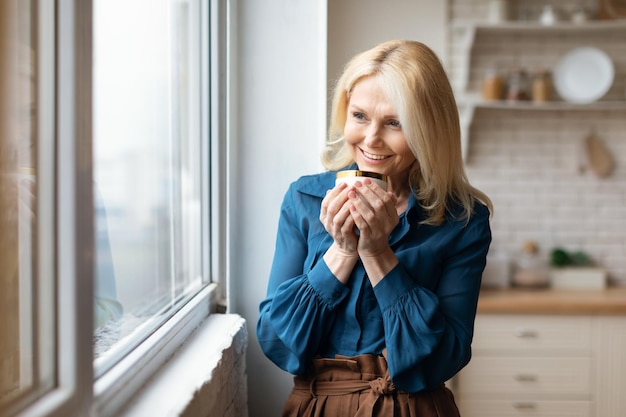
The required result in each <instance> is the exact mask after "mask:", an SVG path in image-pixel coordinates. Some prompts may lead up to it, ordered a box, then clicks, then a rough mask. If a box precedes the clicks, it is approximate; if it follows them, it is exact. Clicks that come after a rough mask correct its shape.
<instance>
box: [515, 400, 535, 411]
mask: <svg viewBox="0 0 626 417" xmlns="http://www.w3.org/2000/svg"><path fill="white" fill-rule="evenodd" d="M513 408H516V409H518V410H534V409H535V408H537V404H535V403H533V402H530V401H518V402H514V403H513Z"/></svg>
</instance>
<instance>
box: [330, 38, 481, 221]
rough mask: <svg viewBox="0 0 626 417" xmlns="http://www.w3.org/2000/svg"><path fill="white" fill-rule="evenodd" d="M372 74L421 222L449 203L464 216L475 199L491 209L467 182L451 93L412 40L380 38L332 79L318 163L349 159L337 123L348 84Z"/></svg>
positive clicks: (433, 61)
mask: <svg viewBox="0 0 626 417" xmlns="http://www.w3.org/2000/svg"><path fill="white" fill-rule="evenodd" d="M367 77H375V78H376V79H377V81H378V82H379V83H380V84H381V85H382V86H383V88H384V89H385V92H386V94H387V97H388V99H389V100H390V101H391V103H392V104H393V105H394V107H395V109H396V111H397V112H398V117H399V119H400V124H401V126H402V131H403V133H404V136H405V137H406V140H407V143H408V146H409V149H411V151H412V153H413V155H414V156H415V159H416V163H414V164H413V165H412V168H411V172H410V173H409V184H408V185H409V187H410V188H411V189H412V190H413V193H414V194H415V196H416V198H417V200H418V202H419V203H420V205H421V206H422V207H423V208H424V209H425V210H426V212H427V219H426V220H425V221H424V223H427V224H441V223H442V222H443V221H444V219H445V216H446V212H448V211H449V209H450V208H451V207H450V205H451V204H453V203H454V204H459V205H461V206H462V207H463V211H464V214H463V216H462V217H463V218H465V219H469V218H470V216H471V215H472V212H473V207H474V204H475V202H476V201H477V200H478V201H480V202H482V203H483V204H485V205H486V206H487V207H488V208H489V210H490V211H493V206H492V203H491V200H490V199H489V197H487V195H485V194H484V193H483V192H481V191H479V190H478V189H476V188H474V187H473V186H471V185H470V184H469V181H468V179H467V176H466V174H465V169H464V165H463V156H462V152H461V129H460V125H459V114H458V109H457V105H456V101H455V99H454V93H453V91H452V87H451V86H450V82H449V80H448V77H447V75H446V73H445V70H444V69H443V66H442V65H441V62H440V61H439V59H438V58H437V56H436V55H435V53H434V52H433V51H432V50H431V49H430V48H429V47H427V46H426V45H424V44H423V43H421V42H417V41H403V40H395V41H388V42H384V43H382V44H380V45H377V46H376V47H374V48H372V49H370V50H367V51H365V52H362V53H360V54H358V55H356V56H355V57H354V58H352V60H350V61H349V62H348V64H347V65H346V66H345V68H344V72H343V74H342V75H341V77H340V78H339V80H338V81H337V84H336V86H335V91H334V95H333V101H332V112H331V120H330V128H329V136H328V140H327V143H326V147H325V148H324V150H323V152H322V163H323V164H324V166H325V167H326V169H329V170H337V169H341V168H343V167H345V166H347V165H349V164H351V163H353V162H354V160H353V158H352V155H351V153H350V152H349V148H348V146H347V144H346V141H345V138H344V135H343V129H344V126H345V124H346V119H347V109H348V104H349V101H350V96H351V93H352V90H353V88H354V86H355V85H356V84H357V83H358V82H359V81H360V80H362V79H364V78H367Z"/></svg>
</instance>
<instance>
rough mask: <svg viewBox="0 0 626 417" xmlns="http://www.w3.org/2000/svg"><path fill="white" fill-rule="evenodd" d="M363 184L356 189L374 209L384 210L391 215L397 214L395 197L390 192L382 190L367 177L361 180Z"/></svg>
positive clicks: (377, 210)
mask: <svg viewBox="0 0 626 417" xmlns="http://www.w3.org/2000/svg"><path fill="white" fill-rule="evenodd" d="M363 185H365V187H360V188H359V189H358V190H359V192H360V193H361V194H362V195H363V196H364V197H365V198H366V200H367V201H368V204H370V206H372V208H373V209H374V211H376V212H382V210H386V211H387V214H388V215H390V216H392V217H393V216H396V215H397V211H396V197H395V196H394V195H393V194H392V193H391V192H387V191H385V190H383V189H382V187H380V186H379V185H378V184H376V183H375V182H374V181H372V180H371V179H369V178H366V179H365V180H364V181H363Z"/></svg>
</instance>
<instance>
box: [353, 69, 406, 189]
mask: <svg viewBox="0 0 626 417" xmlns="http://www.w3.org/2000/svg"><path fill="white" fill-rule="evenodd" d="M344 137H345V140H346V144H347V145H348V148H349V149H350V153H351V154H352V157H353V159H354V161H355V162H356V163H357V165H358V166H359V169H360V170H363V171H373V172H378V173H380V174H385V175H387V176H388V179H389V184H390V185H391V186H392V188H394V189H396V190H402V189H406V188H408V187H409V186H408V175H409V171H410V168H411V165H412V164H413V163H414V162H415V157H414V156H413V153H412V152H411V150H410V149H409V147H408V145H407V141H406V138H405V136H404V133H403V131H402V126H401V125H400V121H399V118H398V114H397V112H396V109H395V107H394V106H393V105H392V104H391V102H390V101H389V99H388V98H387V95H386V94H385V92H384V90H383V88H382V86H381V85H380V83H379V81H378V80H377V79H376V78H375V77H367V78H364V79H362V80H360V81H358V82H357V83H356V84H355V85H354V88H353V90H352V94H351V96H350V100H349V102H348V111H347V119H346V124H345V127H344Z"/></svg>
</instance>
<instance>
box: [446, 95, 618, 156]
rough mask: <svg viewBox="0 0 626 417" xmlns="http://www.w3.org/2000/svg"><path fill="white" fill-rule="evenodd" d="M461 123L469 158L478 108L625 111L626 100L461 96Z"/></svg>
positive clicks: (464, 153)
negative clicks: (539, 100)
mask: <svg viewBox="0 0 626 417" xmlns="http://www.w3.org/2000/svg"><path fill="white" fill-rule="evenodd" d="M457 103H458V105H459V116H460V123H461V145H462V150H463V159H467V154H468V151H469V144H470V136H469V132H470V129H471V127H472V122H473V120H474V112H475V111H476V109H487V110H515V111H528V110H534V111H557V112H558V111H625V112H626V100H613V101H596V102H594V103H589V104H573V103H568V102H565V101H548V102H545V103H535V102H532V101H506V100H498V101H486V100H482V99H480V98H477V97H472V96H468V95H465V96H460V97H459V98H457Z"/></svg>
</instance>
